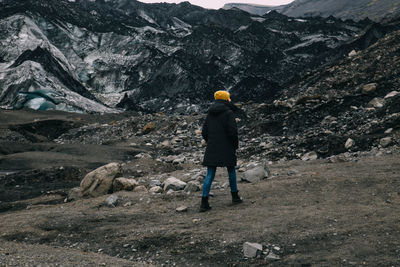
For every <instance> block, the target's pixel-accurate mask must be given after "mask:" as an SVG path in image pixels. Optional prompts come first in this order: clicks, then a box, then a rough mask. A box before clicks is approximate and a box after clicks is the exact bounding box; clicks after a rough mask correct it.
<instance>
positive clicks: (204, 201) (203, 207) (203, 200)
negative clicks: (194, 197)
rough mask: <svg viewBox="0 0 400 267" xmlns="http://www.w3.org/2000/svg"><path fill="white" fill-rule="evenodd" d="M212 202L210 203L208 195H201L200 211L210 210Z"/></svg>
mask: <svg viewBox="0 0 400 267" xmlns="http://www.w3.org/2000/svg"><path fill="white" fill-rule="evenodd" d="M210 209H211V207H210V204H208V197H201V205H200V212H205V211H208V210H210Z"/></svg>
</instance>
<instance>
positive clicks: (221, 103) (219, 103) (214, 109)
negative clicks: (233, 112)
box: [208, 100, 231, 115]
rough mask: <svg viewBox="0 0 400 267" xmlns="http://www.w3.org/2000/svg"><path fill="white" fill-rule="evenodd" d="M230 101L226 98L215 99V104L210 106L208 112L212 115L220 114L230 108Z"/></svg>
mask: <svg viewBox="0 0 400 267" xmlns="http://www.w3.org/2000/svg"><path fill="white" fill-rule="evenodd" d="M229 104H230V103H229V102H228V101H225V100H215V102H214V104H212V106H211V107H210V109H209V110H208V113H210V114H211V115H218V114H220V113H222V112H225V111H227V110H230V109H231V108H230V105H229Z"/></svg>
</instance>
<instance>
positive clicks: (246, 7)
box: [223, 3, 283, 16]
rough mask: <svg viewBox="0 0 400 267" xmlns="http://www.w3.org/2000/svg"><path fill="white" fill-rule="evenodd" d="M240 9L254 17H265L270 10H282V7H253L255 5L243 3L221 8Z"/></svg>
mask: <svg viewBox="0 0 400 267" xmlns="http://www.w3.org/2000/svg"><path fill="white" fill-rule="evenodd" d="M233 8H234V9H240V10H243V11H246V12H248V13H250V14H255V15H259V16H262V15H265V14H266V13H267V12H269V11H271V10H277V11H278V10H279V9H280V8H283V6H278V7H277V6H267V5H255V4H243V3H228V4H225V5H224V6H223V9H233Z"/></svg>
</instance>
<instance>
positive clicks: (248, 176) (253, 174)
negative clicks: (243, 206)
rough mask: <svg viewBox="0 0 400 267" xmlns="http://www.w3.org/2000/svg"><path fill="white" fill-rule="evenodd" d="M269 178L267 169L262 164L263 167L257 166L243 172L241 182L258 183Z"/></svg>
mask: <svg viewBox="0 0 400 267" xmlns="http://www.w3.org/2000/svg"><path fill="white" fill-rule="evenodd" d="M269 176H270V171H269V169H268V167H267V166H266V165H265V164H264V165H263V166H258V167H255V168H253V169H250V170H248V171H245V172H244V173H243V174H242V178H241V180H242V181H245V182H248V183H255V182H259V181H261V180H262V179H264V178H268V177H269Z"/></svg>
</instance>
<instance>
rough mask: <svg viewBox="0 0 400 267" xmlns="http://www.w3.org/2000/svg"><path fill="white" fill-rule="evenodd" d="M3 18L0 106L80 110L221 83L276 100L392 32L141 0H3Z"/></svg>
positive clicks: (192, 100)
mask: <svg viewBox="0 0 400 267" xmlns="http://www.w3.org/2000/svg"><path fill="white" fill-rule="evenodd" d="M50 11H51V12H50ZM78 18H79V19H78ZM0 19H1V21H0V25H1V28H2V31H1V35H0V42H1V44H2V48H1V51H0V58H1V60H0V73H1V74H0V77H1V79H0V88H1V93H0V105H1V106H2V107H5V108H18V107H21V106H27V107H31V108H36V109H46V108H49V107H50V108H55V109H61V110H70V111H80V112H116V111H117V110H116V109H115V108H122V109H133V110H142V111H146V112H154V111H164V112H177V113H188V112H196V111H199V110H201V109H202V108H204V103H206V102H208V101H209V100H211V97H212V92H213V91H215V89H220V88H225V89H228V90H230V92H231V93H232V95H233V96H234V97H235V98H236V99H238V100H239V101H247V100H257V101H260V102H264V101H267V102H272V101H273V100H274V99H275V98H276V97H277V96H278V95H279V94H280V92H281V91H282V89H283V88H284V86H285V85H286V84H287V82H288V81H290V80H291V79H293V78H296V77H301V76H302V75H303V74H304V73H306V72H309V71H311V70H313V69H314V68H315V67H317V66H320V65H321V64H324V63H327V62H331V61H332V60H334V59H337V58H341V57H342V56H343V55H347V53H348V52H350V51H351V50H352V49H358V48H359V47H360V46H362V47H368V46H369V45H370V44H371V43H373V42H374V41H376V39H377V38H370V36H371V34H372V35H373V36H375V37H379V36H382V35H383V34H384V33H385V32H386V29H385V28H384V27H379V26H376V27H374V29H375V30H374V32H372V33H371V31H369V32H368V31H366V30H365V29H366V27H368V26H370V25H371V21H367V20H365V21H361V22H357V23H356V22H352V21H346V22H343V21H341V20H337V19H333V18H327V19H321V18H312V19H307V20H299V19H292V18H288V17H286V16H283V15H279V14H278V13H276V12H271V13H269V14H266V15H264V16H255V15H250V14H248V13H245V12H241V11H238V10H222V9H221V10H207V9H203V8H200V7H197V6H192V5H190V4H189V3H181V4H178V5H176V4H154V5H149V4H143V3H140V2H137V1H133V0H132V1H127V0H113V1H106V2H104V1H99V0H98V1H89V0H79V1H73V2H69V1H66V0H60V1H45V0H41V1H2V2H0ZM382 29H383V30H382ZM356 36H358V38H359V39H358V40H360V41H359V42H358V43H351V41H352V40H354V38H355V37H356ZM363 37H364V38H363ZM349 42H350V44H349ZM352 44H354V46H353V45H352ZM21 73H25V75H21ZM20 77H22V78H20ZM40 90H42V91H40Z"/></svg>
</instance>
